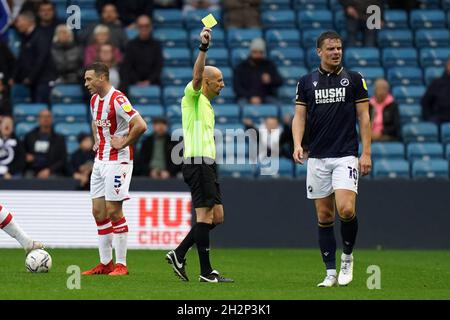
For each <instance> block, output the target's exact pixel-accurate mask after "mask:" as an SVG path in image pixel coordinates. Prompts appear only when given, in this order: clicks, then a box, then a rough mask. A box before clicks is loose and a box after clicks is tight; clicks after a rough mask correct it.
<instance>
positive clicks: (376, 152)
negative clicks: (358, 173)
mask: <svg viewBox="0 0 450 320" xmlns="http://www.w3.org/2000/svg"><path fill="white" fill-rule="evenodd" d="M371 147H372V159H373V160H379V159H397V160H403V159H405V146H404V145H403V143H401V142H373V143H372V146H371Z"/></svg>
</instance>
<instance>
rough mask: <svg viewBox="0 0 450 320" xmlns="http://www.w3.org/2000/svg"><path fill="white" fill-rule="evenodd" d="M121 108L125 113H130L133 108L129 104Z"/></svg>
mask: <svg viewBox="0 0 450 320" xmlns="http://www.w3.org/2000/svg"><path fill="white" fill-rule="evenodd" d="M121 107H122V109H123V111H125V112H130V111H131V110H133V107H132V106H131V105H130V104H124V105H122V106H121Z"/></svg>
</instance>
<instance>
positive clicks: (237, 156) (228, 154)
mask: <svg viewBox="0 0 450 320" xmlns="http://www.w3.org/2000/svg"><path fill="white" fill-rule="evenodd" d="M215 138H216V162H217V163H224V164H227V163H228V164H245V163H248V162H249V161H248V143H246V142H245V141H235V139H232V140H230V141H227V139H224V140H223V141H222V142H220V141H218V140H219V139H218V135H217V134H216V136H215Z"/></svg>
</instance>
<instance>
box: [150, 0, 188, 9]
mask: <svg viewBox="0 0 450 320" xmlns="http://www.w3.org/2000/svg"><path fill="white" fill-rule="evenodd" d="M153 7H154V8H155V9H181V8H182V7H183V1H182V0H154V1H153Z"/></svg>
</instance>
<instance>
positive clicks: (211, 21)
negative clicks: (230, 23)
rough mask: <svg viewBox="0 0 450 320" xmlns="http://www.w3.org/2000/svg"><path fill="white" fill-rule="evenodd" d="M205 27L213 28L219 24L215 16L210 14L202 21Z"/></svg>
mask: <svg viewBox="0 0 450 320" xmlns="http://www.w3.org/2000/svg"><path fill="white" fill-rule="evenodd" d="M202 22H203V25H204V26H205V27H206V28H212V27H214V26H215V25H216V24H217V20H216V19H215V18H214V16H213V15H212V14H211V13H210V14H208V15H207V16H206V17H204V18H203V19H202Z"/></svg>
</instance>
